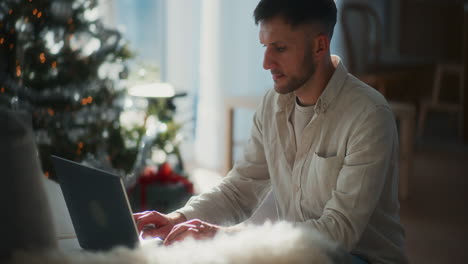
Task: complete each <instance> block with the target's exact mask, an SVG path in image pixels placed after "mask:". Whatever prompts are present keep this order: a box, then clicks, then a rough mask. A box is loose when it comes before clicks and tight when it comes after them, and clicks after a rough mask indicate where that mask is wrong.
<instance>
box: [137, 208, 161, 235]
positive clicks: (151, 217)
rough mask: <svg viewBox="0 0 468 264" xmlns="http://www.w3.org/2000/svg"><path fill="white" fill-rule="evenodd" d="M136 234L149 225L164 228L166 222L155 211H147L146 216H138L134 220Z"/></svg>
mask: <svg viewBox="0 0 468 264" xmlns="http://www.w3.org/2000/svg"><path fill="white" fill-rule="evenodd" d="M135 221H136V224H137V229H138V232H140V231H141V230H143V228H144V227H145V226H147V225H149V224H152V225H154V227H159V226H164V225H166V224H167V223H168V220H167V219H166V218H165V217H164V216H163V215H161V214H159V213H158V212H155V211H149V212H147V213H146V214H144V213H143V214H141V215H139V216H138V217H137V218H136V219H135Z"/></svg>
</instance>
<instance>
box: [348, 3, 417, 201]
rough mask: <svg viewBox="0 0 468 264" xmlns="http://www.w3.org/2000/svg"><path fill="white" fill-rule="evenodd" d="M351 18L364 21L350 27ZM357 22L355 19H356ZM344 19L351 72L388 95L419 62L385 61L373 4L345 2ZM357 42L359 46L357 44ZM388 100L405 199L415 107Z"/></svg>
mask: <svg viewBox="0 0 468 264" xmlns="http://www.w3.org/2000/svg"><path fill="white" fill-rule="evenodd" d="M351 19H359V21H360V22H361V23H353V25H354V26H353V28H351V25H352V24H351V23H350V21H351ZM354 22H356V21H355V20H354ZM341 23H342V24H341V25H342V27H343V31H344V36H345V44H346V50H347V54H348V60H346V61H345V64H347V65H349V71H350V73H352V74H353V75H355V76H356V77H357V78H359V79H360V80H362V81H363V82H365V83H367V84H368V85H370V86H372V87H374V88H376V89H377V90H378V91H379V92H380V93H382V94H383V95H384V96H386V95H387V86H388V85H389V84H392V83H398V82H401V81H403V80H405V79H406V78H408V77H409V76H411V75H412V74H413V69H414V68H417V64H418V63H416V64H414V62H411V63H409V62H405V61H402V62H401V63H398V62H397V61H393V62H392V63H384V62H383V61H382V59H381V58H382V57H381V50H382V36H381V32H382V23H381V20H380V18H379V15H378V14H377V12H376V11H375V9H374V8H372V7H371V6H370V5H368V4H364V3H345V4H343V7H342V11H341ZM356 25H360V26H356ZM358 44H359V45H360V47H359V48H357V46H358ZM408 65H409V66H408ZM414 66H416V67H414ZM386 97H387V96H386ZM387 100H388V98H387ZM389 104H390V107H391V109H392V111H393V113H394V115H395V119H396V121H397V124H398V133H399V139H400V159H399V164H400V186H399V187H400V191H399V196H400V199H402V200H404V199H406V198H407V197H408V194H409V183H408V182H409V177H410V175H411V172H412V164H413V156H414V136H415V131H414V130H415V129H414V128H415V118H416V107H415V106H414V104H412V103H410V102H401V101H391V100H389Z"/></svg>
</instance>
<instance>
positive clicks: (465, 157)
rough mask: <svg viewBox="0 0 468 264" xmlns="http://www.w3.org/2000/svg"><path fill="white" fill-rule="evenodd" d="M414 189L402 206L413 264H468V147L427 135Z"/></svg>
mask: <svg viewBox="0 0 468 264" xmlns="http://www.w3.org/2000/svg"><path fill="white" fill-rule="evenodd" d="M437 128H439V129H440V126H437ZM428 134H429V135H428ZM410 188H411V189H410V197H409V198H408V200H407V201H403V202H402V203H401V221H402V223H403V226H404V228H405V231H406V250H407V254H408V256H409V258H410V262H411V263H416V264H419V263H424V264H431V263H468V145H467V144H462V143H460V142H457V141H456V135H454V134H451V135H450V134H447V133H446V132H440V131H439V132H438V131H437V129H433V130H431V132H427V133H426V137H425V138H424V139H421V140H419V142H418V144H417V152H416V156H415V161H414V171H413V175H412V177H411V178H410Z"/></svg>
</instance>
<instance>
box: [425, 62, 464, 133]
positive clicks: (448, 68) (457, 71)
mask: <svg viewBox="0 0 468 264" xmlns="http://www.w3.org/2000/svg"><path fill="white" fill-rule="evenodd" d="M463 70H464V69H463V65H462V64H438V65H437V66H436V69H435V74H434V86H433V87H432V96H431V98H426V99H423V100H422V101H421V108H420V112H419V120H418V136H419V137H422V135H423V134H424V126H425V123H426V117H427V113H428V111H429V110H435V111H440V112H448V113H454V114H457V115H458V134H459V136H460V137H462V136H463V98H464V94H463ZM445 74H447V75H448V74H452V75H456V76H457V77H458V85H457V90H458V91H457V95H458V96H457V99H458V100H457V101H454V102H449V101H446V100H442V99H441V96H440V95H441V89H443V88H448V87H444V86H443V85H442V84H443V77H444V75H445Z"/></svg>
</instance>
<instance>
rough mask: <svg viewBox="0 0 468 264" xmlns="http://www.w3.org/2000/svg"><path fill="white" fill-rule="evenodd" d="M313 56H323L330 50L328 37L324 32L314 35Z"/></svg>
mask: <svg viewBox="0 0 468 264" xmlns="http://www.w3.org/2000/svg"><path fill="white" fill-rule="evenodd" d="M314 42H315V43H314V44H315V47H314V56H316V57H323V56H324V55H327V54H328V53H329V51H330V39H329V38H328V36H327V35H326V34H323V33H321V34H319V35H317V36H316V37H315V40H314Z"/></svg>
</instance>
